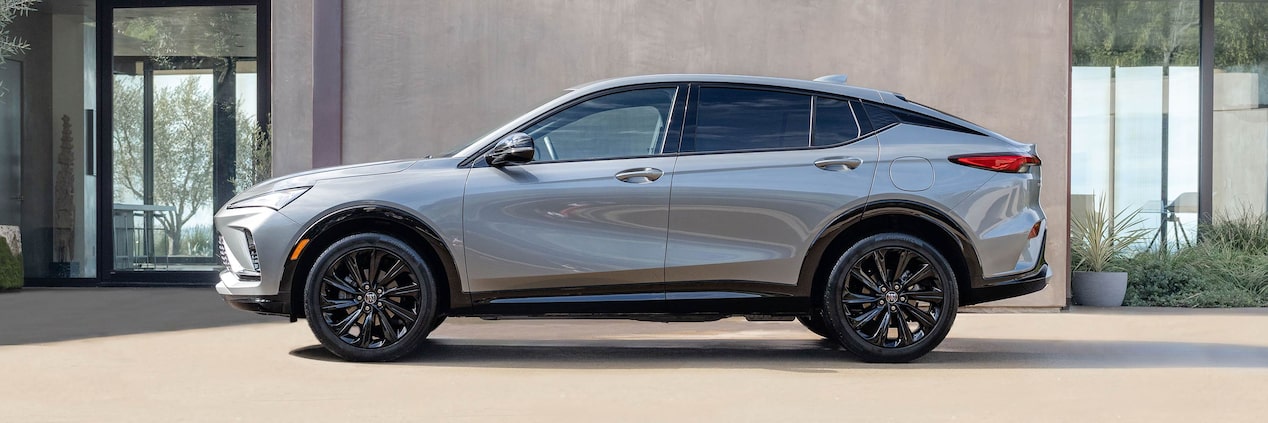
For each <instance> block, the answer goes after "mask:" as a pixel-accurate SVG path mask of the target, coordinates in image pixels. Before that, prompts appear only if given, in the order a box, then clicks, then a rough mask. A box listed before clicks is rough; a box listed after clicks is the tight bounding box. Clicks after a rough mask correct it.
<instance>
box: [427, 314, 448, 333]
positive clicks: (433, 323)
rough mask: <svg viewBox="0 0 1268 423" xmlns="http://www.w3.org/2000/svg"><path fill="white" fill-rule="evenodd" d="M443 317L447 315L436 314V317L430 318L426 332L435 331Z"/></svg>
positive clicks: (443, 320)
mask: <svg viewBox="0 0 1268 423" xmlns="http://www.w3.org/2000/svg"><path fill="white" fill-rule="evenodd" d="M445 317H448V316H445V315H443V314H437V315H436V317H434V318H432V319H431V325H429V327H428V329H427V333H432V332H435V331H436V328H438V327H440V324H441V323H444V322H445Z"/></svg>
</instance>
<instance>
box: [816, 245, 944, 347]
mask: <svg viewBox="0 0 1268 423" xmlns="http://www.w3.org/2000/svg"><path fill="white" fill-rule="evenodd" d="M826 288H827V289H825V290H824V295H823V298H822V301H823V303H822V313H823V319H824V321H825V322H827V324H828V325H829V326H830V328H831V330H832V331H833V335H834V338H835V339H836V340H837V341H838V342H840V343H841V345H842V346H843V347H845V349H847V350H849V351H850V352H852V353H854V354H855V355H857V356H859V358H862V359H863V360H864V361H870V362H885V363H902V362H908V361H911V360H915V359H917V358H920V357H921V356H923V355H925V354H927V353H928V352H929V351H932V350H933V349H934V348H935V347H937V346H938V344H939V343H941V342H942V340H943V339H944V338H946V336H947V333H948V332H950V330H951V324H952V323H953V322H954V321H955V315H956V307H957V300H958V295H957V292H956V280H955V273H954V272H952V270H951V266H950V264H948V263H947V260H946V259H945V258H944V257H943V256H942V254H940V253H939V252H938V250H937V249H935V248H933V246H931V245H929V244H928V243H926V242H924V241H922V240H920V239H919V238H916V237H913V236H911V235H907V234H900V233H883V234H877V235H872V236H869V237H867V238H864V239H862V240H861V241H859V242H857V243H855V244H854V245H853V246H851V247H850V248H849V249H847V250H846V251H845V253H844V254H842V255H841V257H840V259H839V260H838V261H837V263H836V265H835V266H834V267H833V269H832V273H831V274H830V276H829V277H828V281H827V286H826Z"/></svg>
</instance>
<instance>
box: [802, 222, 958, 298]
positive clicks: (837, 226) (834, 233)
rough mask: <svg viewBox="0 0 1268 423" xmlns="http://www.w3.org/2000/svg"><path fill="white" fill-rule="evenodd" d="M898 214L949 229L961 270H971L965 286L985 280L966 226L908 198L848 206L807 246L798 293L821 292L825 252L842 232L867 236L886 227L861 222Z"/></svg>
mask: <svg viewBox="0 0 1268 423" xmlns="http://www.w3.org/2000/svg"><path fill="white" fill-rule="evenodd" d="M895 215H898V216H907V217H914V218H917V219H920V220H921V221H924V222H927V223H929V224H931V225H933V226H934V227H937V228H938V229H939V230H941V231H942V232H943V233H945V235H946V236H947V238H949V239H951V240H952V241H954V245H952V246H951V247H954V248H956V251H957V252H958V253H960V254H961V255H963V257H964V263H963V268H961V269H960V270H963V271H964V272H965V273H967V276H968V280H967V281H960V282H961V286H962V287H964V288H970V287H976V286H978V285H980V284H981V281H982V269H981V266H980V265H979V264H978V254H977V250H976V249H975V248H974V247H973V243H972V242H970V240H969V238H968V236H967V235H965V234H966V232H964V229H962V227H961V226H960V225H959V224H957V223H956V222H955V220H954V219H952V218H951V217H950V216H947V215H946V214H945V213H942V212H940V211H938V210H936V209H933V208H930V207H928V206H925V205H922V204H920V203H916V202H912V201H907V200H883V201H878V202H872V203H867V204H864V205H862V206H857V207H855V208H853V209H850V210H847V211H846V212H845V213H842V214H841V216H840V217H838V218H837V219H836V220H835V221H833V223H832V224H830V225H828V226H827V227H825V228H824V230H823V231H822V232H820V234H819V237H818V238H816V239H815V242H814V244H812V245H811V247H810V249H809V250H807V252H806V258H805V261H804V262H803V263H802V265H801V276H800V279H799V280H798V281H797V287H798V289H797V290H798V293H799V294H802V295H809V296H815V295H817V294H818V293H819V288H820V287H818V286H816V285H815V282H816V281H817V280H818V279H820V278H819V272H820V270H821V269H822V268H821V266H820V265H821V264H822V263H821V262H822V260H823V255H824V254H825V253H827V252H828V251H829V249H830V248H831V247H832V246H833V243H834V242H835V241H837V239H838V236H839V235H841V234H845V233H849V232H851V231H853V230H858V231H859V232H857V233H858V234H859V236H860V237H861V236H865V234H867V232H870V231H874V232H881V231H883V230H884V228H868V227H860V226H858V224H859V223H861V222H865V221H868V220H870V219H873V218H877V217H883V216H895ZM948 259H950V260H949V261H951V262H952V267H958V265H957V263H955V260H954V257H948Z"/></svg>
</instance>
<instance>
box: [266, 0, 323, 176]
mask: <svg viewBox="0 0 1268 423" xmlns="http://www.w3.org/2000/svg"><path fill="white" fill-rule="evenodd" d="M272 7H273V9H272V16H271V17H270V18H271V20H272V22H271V23H270V24H271V28H270V30H271V31H272V38H273V40H272V41H273V45H272V47H273V51H272V54H273V57H272V59H273V62H272V66H273V69H272V71H273V74H272V75H271V78H272V81H271V82H272V86H271V87H270V89H271V90H272V91H271V92H270V95H271V98H272V100H273V111H272V113H273V114H272V123H273V148H274V154H273V173H274V174H275V175H284V174H287V173H295V172H298V171H301V170H307V169H309V168H311V167H312V158H313V150H312V137H313V3H312V0H273V2H272Z"/></svg>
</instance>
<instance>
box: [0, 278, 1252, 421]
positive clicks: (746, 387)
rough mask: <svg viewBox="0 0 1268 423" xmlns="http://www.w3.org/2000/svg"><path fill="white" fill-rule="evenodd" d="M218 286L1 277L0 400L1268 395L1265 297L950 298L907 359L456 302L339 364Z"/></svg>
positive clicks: (794, 403) (288, 412) (358, 405)
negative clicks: (1218, 306) (424, 340)
mask: <svg viewBox="0 0 1268 423" xmlns="http://www.w3.org/2000/svg"><path fill="white" fill-rule="evenodd" d="M218 301H219V300H218V299H217V298H216V297H215V295H214V294H208V291H206V290H188V289H96V290H91V289H90V290H27V291H23V292H20V293H16V294H14V293H10V294H0V422H28V421H92V422H97V421H162V422H168V421H336V420H348V419H359V420H363V421H365V420H384V421H459V422H464V421H496V422H502V421H541V422H558V421H585V422H593V421H631V422H649V421H656V422H659V421H727V422H730V421H760V422H783V421H829V420H833V421H841V420H851V419H858V420H864V419H879V420H881V421H893V420H914V419H924V420H929V419H932V420H936V421H944V420H961V421H1010V422H1011V421H1101V420H1123V421H1145V420H1151V421H1155V420H1156V421H1182V420H1194V421H1264V420H1265V418H1266V417H1265V416H1268V401H1265V399H1268V392H1266V389H1265V385H1268V310H1266V309H1251V310H1175V309H1128V308H1124V309H1117V310H1094V309H1076V310H1074V311H1073V312H1067V313H1060V314H962V315H961V316H960V318H959V320H958V321H957V322H956V327H955V328H954V329H953V330H952V332H951V336H950V337H949V338H948V339H947V341H946V342H944V343H943V345H942V347H940V348H939V349H938V350H936V351H934V352H933V353H931V354H930V355H929V356H927V357H926V358H925V359H923V360H921V361H919V362H918V363H914V364H909V365H872V364H864V363H859V362H857V361H855V360H853V359H852V358H851V357H850V356H848V355H847V354H846V353H844V352H843V351H840V350H839V349H837V348H834V347H833V346H832V345H831V344H829V343H827V342H823V341H820V340H818V339H816V338H815V337H814V336H812V335H811V334H810V333H809V332H807V331H805V330H803V329H801V328H800V326H798V325H797V324H796V323H782V322H778V323H749V322H744V321H742V320H725V321H721V322H714V323H680V324H658V323H639V322H623V321H600V322H583V321H502V322H484V321H480V320H475V319H451V320H450V321H449V322H447V323H445V325H444V326H441V328H440V329H438V330H437V331H436V333H435V334H434V335H433V339H432V340H430V341H429V342H428V345H427V346H426V347H425V348H424V350H423V351H422V352H420V353H419V354H417V355H415V356H412V357H409V358H408V359H407V360H404V361H402V362H399V363H391V364H353V363H343V362H337V361H333V360H332V359H331V356H330V355H328V354H326V353H325V352H324V351H323V350H321V349H320V348H319V347H317V346H316V341H315V340H314V339H313V338H312V336H311V335H310V334H309V333H308V328H307V326H306V325H304V324H303V323H302V322H301V323H298V324H287V323H285V319H271V318H263V317H256V316H252V315H250V314H246V313H241V312H236V311H234V310H231V309H228V308H227V307H225V306H223V305H222V304H218ZM103 303H104V304H103ZM261 322H262V323H261Z"/></svg>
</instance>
